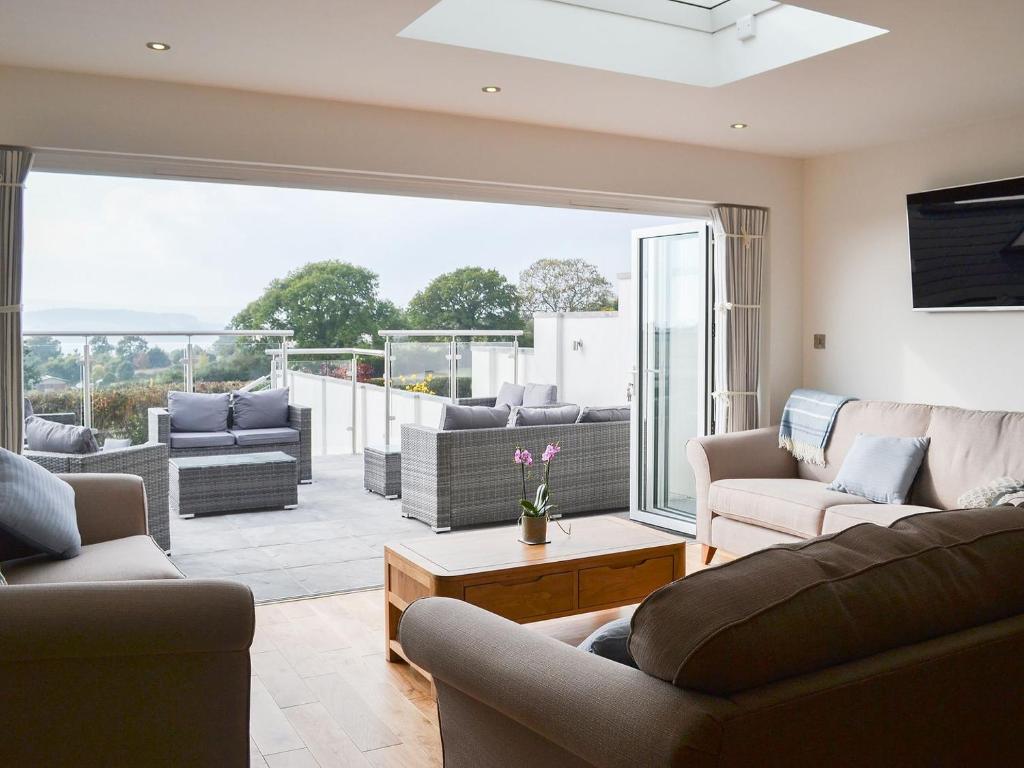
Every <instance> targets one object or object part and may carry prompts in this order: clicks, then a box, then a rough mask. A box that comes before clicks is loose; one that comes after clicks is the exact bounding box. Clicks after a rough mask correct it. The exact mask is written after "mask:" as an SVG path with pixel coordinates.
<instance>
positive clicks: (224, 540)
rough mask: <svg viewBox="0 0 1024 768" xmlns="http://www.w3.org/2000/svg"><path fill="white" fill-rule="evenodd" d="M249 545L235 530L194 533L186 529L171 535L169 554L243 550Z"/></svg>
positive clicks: (194, 531) (192, 530)
mask: <svg viewBox="0 0 1024 768" xmlns="http://www.w3.org/2000/svg"><path fill="white" fill-rule="evenodd" d="M248 546H249V544H248V543H247V542H246V540H245V539H243V538H242V536H241V534H240V533H239V532H238V531H237V530H234V529H232V530H229V531H207V532H203V531H196V530H194V529H186V530H182V531H177V530H176V531H174V532H173V533H172V534H171V553H172V554H174V555H192V554H195V553H197V552H217V551H221V550H229V549H245V548H246V547H248Z"/></svg>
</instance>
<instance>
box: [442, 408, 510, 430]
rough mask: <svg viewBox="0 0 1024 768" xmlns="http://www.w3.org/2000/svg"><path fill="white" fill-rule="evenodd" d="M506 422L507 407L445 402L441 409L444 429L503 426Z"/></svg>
mask: <svg viewBox="0 0 1024 768" xmlns="http://www.w3.org/2000/svg"><path fill="white" fill-rule="evenodd" d="M506 422H508V407H507V406H502V407H500V408H499V407H494V408H489V407H488V406H486V405H453V404H452V403H445V405H444V409H443V410H442V411H441V426H440V427H439V429H442V430H445V431H452V430H459V429H492V428H495V427H504V426H505V424H506Z"/></svg>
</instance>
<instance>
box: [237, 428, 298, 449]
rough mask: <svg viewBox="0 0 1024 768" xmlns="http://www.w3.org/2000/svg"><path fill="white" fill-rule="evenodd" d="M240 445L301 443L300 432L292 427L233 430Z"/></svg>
mask: <svg viewBox="0 0 1024 768" xmlns="http://www.w3.org/2000/svg"><path fill="white" fill-rule="evenodd" d="M228 431H229V432H230V433H231V434H232V435H234V436H235V442H236V443H238V444H239V445H272V444H280V443H297V442H299V430H297V429H292V428H291V427H267V428H266V429H231V430H228Z"/></svg>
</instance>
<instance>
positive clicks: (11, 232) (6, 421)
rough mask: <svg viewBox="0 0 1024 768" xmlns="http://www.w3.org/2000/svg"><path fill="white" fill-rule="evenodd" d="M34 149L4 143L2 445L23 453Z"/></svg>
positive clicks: (0, 150) (0, 199)
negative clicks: (24, 320)
mask: <svg viewBox="0 0 1024 768" xmlns="http://www.w3.org/2000/svg"><path fill="white" fill-rule="evenodd" d="M31 164H32V153H31V152H29V151H28V150H27V149H23V148H21V147H6V146H2V145H0V447H2V448H6V449H7V450H9V451H14V452H15V453H21V446H22V432H23V430H24V427H25V412H24V401H23V399H22V397H23V386H22V378H21V376H22V372H21V244H22V243H21V241H22V215H21V213H22V211H21V208H22V196H23V192H24V185H25V177H26V176H28V169H29V166H30V165H31Z"/></svg>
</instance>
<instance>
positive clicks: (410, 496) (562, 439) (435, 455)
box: [402, 403, 629, 531]
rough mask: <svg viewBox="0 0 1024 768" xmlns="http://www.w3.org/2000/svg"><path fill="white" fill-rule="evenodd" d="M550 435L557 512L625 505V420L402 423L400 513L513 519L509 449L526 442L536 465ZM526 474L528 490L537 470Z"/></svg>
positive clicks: (441, 526)
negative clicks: (478, 425) (445, 427)
mask: <svg viewBox="0 0 1024 768" xmlns="http://www.w3.org/2000/svg"><path fill="white" fill-rule="evenodd" d="M473 404H476V403H473ZM481 404H486V403H481ZM555 441H558V442H559V443H560V444H561V446H562V452H561V454H559V456H558V458H557V460H556V461H555V463H554V464H553V465H552V471H551V492H552V496H553V497H554V500H555V503H557V504H558V512H559V513H561V514H576V513H579V512H598V511H603V510H619V509H626V508H627V507H628V506H629V422H628V421H619V422H604V423H596V424H560V425H549V426H540V427H514V428H507V427H506V428H498V429H469V430H456V431H441V430H438V429H434V428H432V427H424V426H420V425H416V424H403V425H402V515H403V516H404V517H411V518H415V519H416V520H421V521H423V522H425V523H427V524H428V525H430V527H431V528H433V529H434V530H435V531H446V530H450V529H452V528H462V527H465V526H469V525H478V524H482V523H499V522H510V521H513V520H516V519H518V518H519V514H520V508H519V503H518V500H519V497H520V496H521V495H522V485H521V481H520V479H519V475H518V474H517V472H516V467H515V465H514V464H513V463H512V455H513V453H514V452H515V449H516V448H517V447H523V448H528V449H529V450H530V451H531V452H533V454H534V455H535V456H536V457H538V465H537V467H535V469H538V470H539V457H540V455H541V453H542V452H543V451H544V447H545V446H546V445H547V444H548V443H553V442H555ZM534 474H535V477H534V478H533V480H532V481H530V482H529V484H528V493H530V494H531V495H532V494H533V493H534V491H535V489H536V487H537V482H538V480H539V474H540V473H539V471H537V472H535V473H534Z"/></svg>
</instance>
